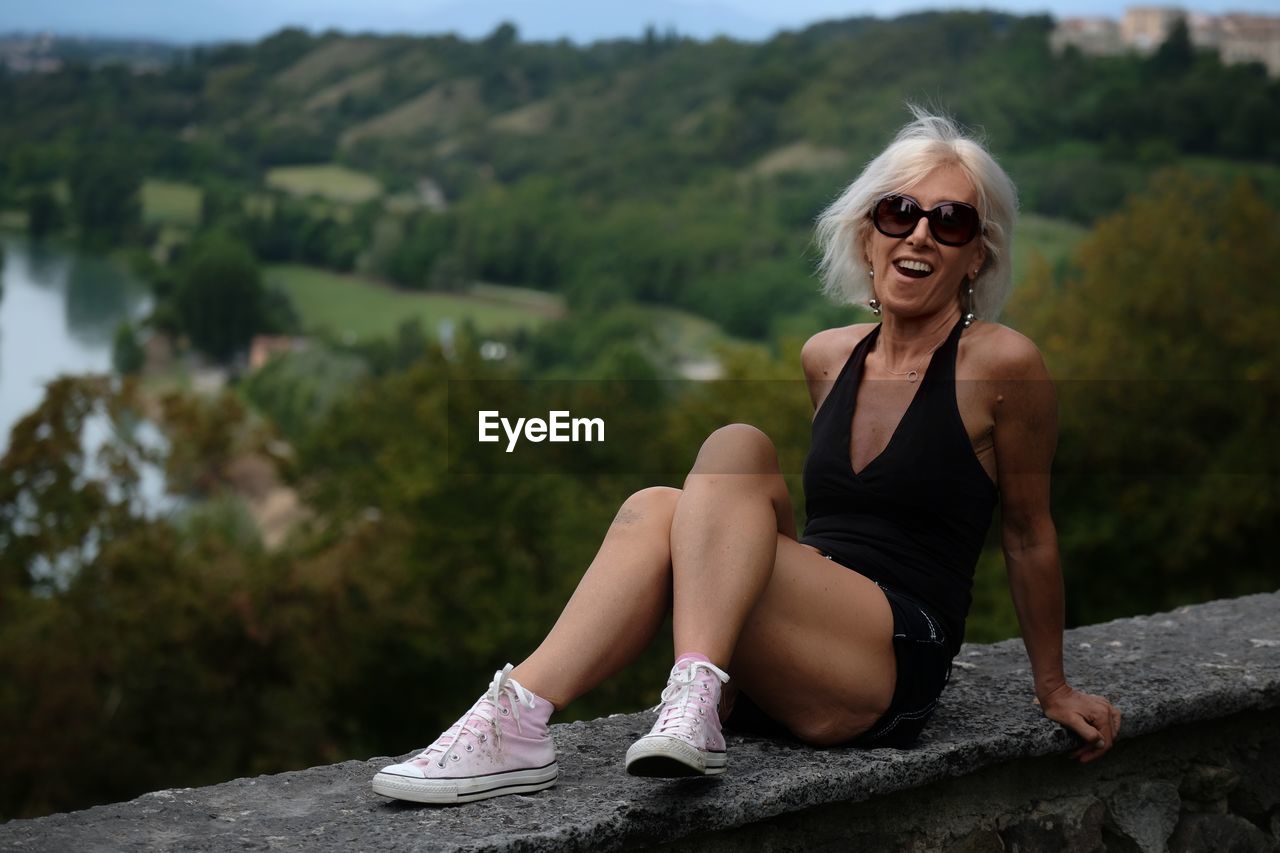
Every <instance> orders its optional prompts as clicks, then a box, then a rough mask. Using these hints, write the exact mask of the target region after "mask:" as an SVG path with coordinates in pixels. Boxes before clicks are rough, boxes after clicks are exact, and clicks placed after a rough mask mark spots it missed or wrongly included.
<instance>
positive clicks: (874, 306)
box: [867, 296, 880, 317]
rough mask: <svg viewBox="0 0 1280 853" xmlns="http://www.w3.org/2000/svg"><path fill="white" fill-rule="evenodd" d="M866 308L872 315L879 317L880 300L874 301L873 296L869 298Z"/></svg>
mask: <svg viewBox="0 0 1280 853" xmlns="http://www.w3.org/2000/svg"><path fill="white" fill-rule="evenodd" d="M867 307H868V308H870V309H871V313H872V314H875V315H876V316H877V317H879V316H880V300H879V299H876V298H875V297H874V296H873V297H871V299H870V300H868V302H867Z"/></svg>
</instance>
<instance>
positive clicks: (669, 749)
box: [627, 735, 729, 779]
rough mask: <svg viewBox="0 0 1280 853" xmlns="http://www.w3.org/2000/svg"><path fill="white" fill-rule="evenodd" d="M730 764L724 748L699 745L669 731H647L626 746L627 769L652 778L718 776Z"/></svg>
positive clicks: (631, 772) (634, 774) (629, 771)
mask: <svg viewBox="0 0 1280 853" xmlns="http://www.w3.org/2000/svg"><path fill="white" fill-rule="evenodd" d="M728 764H729V757H728V755H726V754H725V753H724V752H712V751H710V750H705V749H698V748H697V747H695V746H693V745H692V744H690V743H686V742H685V741H682V740H677V739H676V738H673V737H670V736H668V735H645V736H644V737H642V738H640V740H638V741H636V742H635V743H633V744H631V748H630V749H628V750H627V772H628V773H630V774H631V775H632V776H644V777H647V778H650V779H681V778H686V777H689V776H717V775H719V774H721V773H723V772H724V771H725V769H726V768H727V767H728Z"/></svg>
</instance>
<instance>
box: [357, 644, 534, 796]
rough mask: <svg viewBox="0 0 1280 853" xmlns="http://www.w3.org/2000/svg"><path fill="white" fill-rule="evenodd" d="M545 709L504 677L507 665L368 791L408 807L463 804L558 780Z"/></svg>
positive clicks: (384, 770) (387, 769) (383, 772)
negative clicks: (437, 734) (442, 730)
mask: <svg viewBox="0 0 1280 853" xmlns="http://www.w3.org/2000/svg"><path fill="white" fill-rule="evenodd" d="M553 710H554V708H553V707H552V705H551V703H550V702H548V701H547V700H546V699H543V698H542V697H540V696H537V695H535V694H533V693H531V692H529V691H528V690H526V689H525V688H524V687H523V686H521V685H520V683H519V682H518V681H516V680H515V679H514V678H511V664H507V665H506V667H504V668H503V669H501V670H499V671H498V672H496V673H494V676H493V681H492V682H491V683H490V684H489V689H488V690H487V691H485V694H484V695H483V696H481V697H480V698H479V699H478V700H476V703H475V704H474V705H472V706H471V710H469V711H467V713H465V714H463V715H462V716H461V717H459V718H458V722H456V723H454V724H453V725H452V726H450V727H449V729H448V731H446V732H445V733H444V734H442V735H440V737H439V738H437V739H436V742H435V743H433V744H431V746H429V747H427V748H426V749H425V750H423V751H422V752H421V753H420V754H419V755H418V756H417V757H416V758H413V759H410V760H409V761H406V762H404V763H403V764H392V765H391V766H390V767H384V768H382V770H380V771H379V772H378V774H377V775H376V776H374V777H373V790H374V793H376V794H381V795H382V796H384V797H393V798H395V799H397V800H411V801H413V802H415V803H468V802H471V801H472V800H483V799H487V798H488V797H497V796H501V795H502V794H527V793H530V792H532V791H541V790H542V789H543V788H549V787H551V786H552V785H554V784H555V782H556V778H557V777H558V776H559V775H560V768H559V766H558V765H557V764H556V750H555V745H554V744H553V743H552V742H551V732H550V731H549V730H548V728H547V720H548V719H550V717H551V712H552V711H553Z"/></svg>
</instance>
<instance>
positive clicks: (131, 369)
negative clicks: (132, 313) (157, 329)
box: [111, 323, 147, 376]
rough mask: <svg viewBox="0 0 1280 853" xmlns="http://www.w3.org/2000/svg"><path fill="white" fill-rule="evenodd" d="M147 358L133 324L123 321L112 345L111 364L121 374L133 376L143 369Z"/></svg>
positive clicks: (117, 329) (117, 328)
mask: <svg viewBox="0 0 1280 853" xmlns="http://www.w3.org/2000/svg"><path fill="white" fill-rule="evenodd" d="M146 360H147V354H146V352H145V351H144V350H143V349H142V345H141V344H139V343H138V336H137V333H136V332H135V331H134V328H133V324H132V323H121V324H120V325H119V326H118V327H116V334H115V338H114V339H113V342H112V345H111V366H112V367H114V368H115V371H116V373H119V374H120V375H121V376H132V375H134V374H136V373H137V372H138V371H140V370H142V366H143V365H144V364H145V363H146Z"/></svg>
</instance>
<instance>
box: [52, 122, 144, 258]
mask: <svg viewBox="0 0 1280 853" xmlns="http://www.w3.org/2000/svg"><path fill="white" fill-rule="evenodd" d="M67 183H68V187H69V188H70V192H71V205H70V207H71V219H72V221H73V222H74V223H75V225H76V226H77V227H78V228H79V229H80V235H81V238H82V239H83V240H84V241H85V242H87V243H90V244H93V245H101V246H110V245H113V244H119V243H124V242H127V241H128V240H129V239H130V238H132V237H133V236H134V235H135V234H136V233H137V231H138V229H139V228H140V226H141V224H142V201H141V196H140V193H141V190H142V173H141V169H140V168H139V164H138V162H137V160H136V159H135V158H134V157H133V156H132V155H131V154H129V153H127V152H126V151H125V150H124V149H123V148H121V147H117V146H111V145H105V146H101V147H99V146H88V147H87V149H86V150H83V151H81V152H80V155H79V156H78V157H77V158H76V159H75V161H74V162H73V163H72V165H71V169H70V172H69V174H68V175H67Z"/></svg>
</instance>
